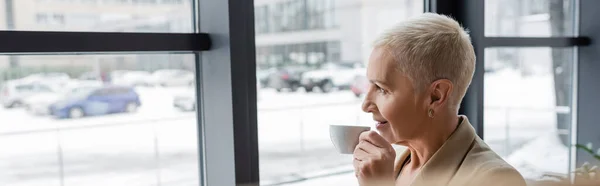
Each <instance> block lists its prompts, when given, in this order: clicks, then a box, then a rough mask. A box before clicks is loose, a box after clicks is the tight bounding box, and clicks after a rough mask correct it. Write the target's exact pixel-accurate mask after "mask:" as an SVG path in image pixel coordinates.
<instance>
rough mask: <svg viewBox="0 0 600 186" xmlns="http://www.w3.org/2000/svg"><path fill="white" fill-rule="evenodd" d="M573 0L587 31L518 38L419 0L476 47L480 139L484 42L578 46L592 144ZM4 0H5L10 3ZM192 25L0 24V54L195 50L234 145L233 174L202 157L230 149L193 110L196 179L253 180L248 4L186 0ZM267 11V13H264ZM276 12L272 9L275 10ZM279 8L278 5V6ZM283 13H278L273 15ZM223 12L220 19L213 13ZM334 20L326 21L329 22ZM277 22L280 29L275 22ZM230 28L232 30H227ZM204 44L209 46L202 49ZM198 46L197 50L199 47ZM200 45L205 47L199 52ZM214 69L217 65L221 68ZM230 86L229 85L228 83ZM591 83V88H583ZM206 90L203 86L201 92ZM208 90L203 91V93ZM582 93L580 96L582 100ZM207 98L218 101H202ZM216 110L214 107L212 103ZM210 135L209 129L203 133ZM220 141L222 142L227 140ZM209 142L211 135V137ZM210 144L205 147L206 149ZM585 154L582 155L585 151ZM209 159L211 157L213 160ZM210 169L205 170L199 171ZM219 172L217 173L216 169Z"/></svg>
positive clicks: (588, 23)
mask: <svg viewBox="0 0 600 186" xmlns="http://www.w3.org/2000/svg"><path fill="white" fill-rule="evenodd" d="M13 1H14V0H13ZM579 1H580V4H579V6H580V15H581V19H580V25H579V27H580V34H582V35H585V36H587V37H579V36H575V37H550V38H535V37H531V38H524V37H486V36H484V12H483V11H484V0H475V1H473V0H424V3H425V12H436V13H440V14H446V15H450V16H452V17H455V18H456V19H457V20H458V21H459V22H460V23H461V24H462V25H463V26H465V27H466V28H468V29H469V31H470V33H471V39H472V42H473V45H474V47H475V52H476V54H477V65H476V73H475V76H474V79H473V82H472V85H471V87H470V88H469V90H468V93H467V95H466V96H465V99H464V101H463V104H462V105H461V110H460V111H459V112H460V113H462V114H465V115H467V116H469V118H471V121H472V124H473V125H474V127H475V129H476V131H477V133H478V134H479V135H480V136H481V137H482V138H483V137H484V136H483V127H484V125H483V114H484V113H483V72H484V71H483V70H484V69H483V64H484V63H483V55H484V51H483V50H484V49H485V48H486V47H487V48H490V47H541V46H547V47H580V49H579V50H578V51H577V56H578V57H579V64H580V66H579V69H578V70H579V73H578V77H577V78H578V81H579V83H580V84H585V85H586V88H583V87H582V86H580V89H579V90H578V92H577V93H576V95H577V96H578V101H577V103H576V104H575V105H574V107H575V108H574V109H577V110H580V111H579V112H577V113H576V119H577V121H578V124H577V125H576V126H574V127H576V131H577V132H578V133H577V139H576V141H584V140H589V141H591V142H595V143H598V144H600V139H598V137H597V136H594V135H597V134H594V132H593V131H598V130H590V129H594V128H595V129H597V128H598V126H594V123H593V122H595V121H594V116H595V115H596V113H594V111H595V110H600V108H599V107H600V99H597V98H596V97H595V95H600V84H598V83H594V82H595V81H596V80H597V79H600V74H599V73H591V72H593V70H599V69H600V66H598V64H597V63H594V62H595V61H598V60H600V56H598V55H597V53H596V51H598V50H599V49H598V47H599V46H597V45H595V44H594V43H592V42H591V41H592V38H593V39H595V38H599V37H600V33H599V32H595V30H598V29H595V28H600V26H599V25H598V24H597V23H596V21H595V20H594V19H595V18H596V17H599V16H600V12H598V11H596V10H595V9H596V7H599V5H600V1H595V0H579ZM11 2H12V1H7V3H11ZM193 2H194V3H193V4H192V6H193V8H194V10H193V11H194V15H195V18H194V19H193V20H194V27H195V29H194V32H193V33H107V32H49V31H6V30H3V31H0V41H2V42H0V54H2V55H6V54H8V55H23V54H26V55H27V54H55V53H113V52H117V53H119V52H121V53H128V52H135V53H152V52H169V53H190V52H192V53H195V56H196V69H195V70H196V72H198V73H196V79H197V80H199V81H196V85H197V86H196V87H197V88H196V91H197V93H198V96H197V97H198V98H206V97H210V96H212V95H215V94H218V93H222V92H218V91H220V90H218V89H221V88H223V87H227V86H229V88H223V89H224V90H229V91H230V92H229V93H230V94H225V95H231V97H225V98H220V99H225V100H229V101H230V102H231V103H232V105H231V108H230V109H231V110H230V111H231V113H232V116H233V128H232V130H233V131H232V132H233V135H232V138H233V139H232V140H231V141H232V142H233V143H234V145H233V146H234V149H232V151H231V152H232V153H234V154H233V156H234V158H235V163H234V164H235V167H234V168H235V173H230V172H219V171H221V170H231V169H228V168H227V165H225V167H226V168H224V169H220V168H219V167H221V166H223V165H222V164H221V163H223V162H226V161H229V159H227V158H228V156H227V154H226V156H225V157H224V160H222V161H216V162H214V161H213V162H209V161H205V159H207V158H216V157H215V156H218V155H219V154H218V153H219V152H216V153H215V152H214V150H215V149H216V150H222V151H223V152H230V151H229V150H231V149H219V148H215V147H214V146H217V145H218V144H217V145H215V144H209V143H213V142H214V141H213V142H207V141H203V140H204V139H203V138H204V137H203V136H201V135H202V134H203V131H204V130H205V129H204V127H203V126H201V125H202V121H201V120H204V122H213V121H217V120H215V118H211V119H209V120H207V119H206V117H205V115H204V114H203V113H202V112H198V114H197V118H198V134H199V143H198V150H199V153H201V154H206V153H210V154H209V156H211V157H201V158H200V159H199V166H200V167H201V169H200V170H201V171H200V182H201V185H211V184H213V185H218V183H230V181H232V180H219V179H220V178H218V177H219V176H221V177H223V178H228V177H227V176H230V175H231V174H234V176H235V184H236V185H244V186H251V185H252V186H254V185H256V186H258V185H259V182H260V178H259V162H258V156H259V153H258V136H257V135H258V131H257V107H256V104H257V103H256V95H257V93H256V86H254V85H255V84H256V78H255V77H256V70H255V69H256V56H255V54H256V51H255V50H256V49H255V28H254V26H255V25H254V24H255V23H254V21H255V20H254V3H253V2H252V1H234V0H194V1H193ZM271 13H273V12H271V11H270V10H269V14H271ZM275 13H277V12H275ZM280 14H281V12H280ZM279 16H283V15H279ZM215 19H223V20H215ZM276 24H277V22H269V23H268V25H269V28H268V29H269V30H268V32H281V30H277V29H278V28H279V27H281V25H276ZM7 25H9V28H11V25H14V22H13V20H12V19H10V18H7ZM336 25H337V23H334V26H336ZM279 29H280V28H279ZM232 30H234V31H232ZM206 51H210V52H206ZM200 52H203V53H200ZM204 52H206V53H204ZM201 63H210V64H211V65H215V64H219V65H220V64H223V63H225V64H226V65H225V66H227V67H228V68H229V70H230V76H229V78H230V79H225V80H223V81H227V82H226V83H228V84H227V85H224V86H215V87H216V88H214V89H215V90H203V88H202V87H203V86H210V85H218V84H215V83H212V84H211V83H209V85H204V84H203V83H206V82H204V80H202V81H200V80H201V79H203V78H209V76H208V75H206V74H201V73H200V72H206V71H207V70H206V69H207V68H209V67H207V68H204V67H203V66H202V65H201ZM221 70H222V69H221ZM231 87H235V89H231ZM590 87H591V88H590ZM207 91H208V92H207ZM209 94H210V95H209ZM201 100H202V99H197V105H199V106H201V105H203V104H207V103H202V102H201ZM583 100H585V102H584V101H583ZM205 101H207V102H210V104H215V103H216V102H218V101H220V100H205ZM216 109H221V108H216ZM211 135H215V134H211ZM227 142H229V141H225V142H223V143H227ZM215 143H216V142H215ZM208 148H211V150H213V151H210V152H207V149H208ZM576 157H577V158H576V159H577V162H578V164H579V163H580V162H583V161H585V160H586V158H585V157H584V156H583V155H580V154H579V153H578V154H577V156H576ZM587 159H589V158H587ZM213 160H214V159H213ZM210 169H218V171H215V172H212V173H210V174H207V173H206V170H210ZM219 173H222V174H219Z"/></svg>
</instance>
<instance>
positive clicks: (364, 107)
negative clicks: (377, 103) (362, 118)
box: [362, 98, 373, 113]
mask: <svg viewBox="0 0 600 186" xmlns="http://www.w3.org/2000/svg"><path fill="white" fill-rule="evenodd" d="M371 105H373V103H372V102H371V101H370V100H369V99H368V98H365V100H364V101H363V103H362V110H363V111H364V112H366V113H371V112H372V111H373V109H372V106H371Z"/></svg>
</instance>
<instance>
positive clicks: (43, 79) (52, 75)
mask: <svg viewBox="0 0 600 186" xmlns="http://www.w3.org/2000/svg"><path fill="white" fill-rule="evenodd" d="M20 80H21V81H22V82H24V83H30V84H43V85H46V86H49V87H51V88H53V89H59V88H62V87H64V86H65V85H66V84H67V83H69V81H71V77H69V75H68V74H66V73H60V72H46V73H37V74H31V75H29V76H26V77H24V78H21V79H20Z"/></svg>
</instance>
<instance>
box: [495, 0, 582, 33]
mask: <svg viewBox="0 0 600 186" xmlns="http://www.w3.org/2000/svg"><path fill="white" fill-rule="evenodd" d="M575 2H576V1H575V0H528V1H522V0H485V23H486V24H485V36H489V37H492V36H501V37H510V36H513V37H514V36H520V37H550V36H555V37H557V36H573V35H574V34H573V33H574V32H573V30H574V28H575V27H574V26H573V20H574V19H575V18H574V15H576V14H575V13H576V12H575Z"/></svg>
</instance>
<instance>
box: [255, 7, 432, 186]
mask: <svg viewBox="0 0 600 186" xmlns="http://www.w3.org/2000/svg"><path fill="white" fill-rule="evenodd" d="M266 7H269V8H266ZM255 10H256V14H255V16H256V17H255V18H259V17H260V18H264V19H268V20H271V21H269V23H273V24H269V26H272V27H269V29H270V32H257V36H256V45H257V46H256V57H257V72H256V74H257V79H258V80H257V81H258V86H259V87H260V86H262V88H259V90H258V92H257V94H258V103H257V105H258V116H257V118H258V142H259V158H260V161H259V162H260V183H261V184H262V185H294V183H292V182H300V183H297V184H299V185H303V184H304V185H327V184H329V185H355V179H354V174H353V173H352V171H353V168H352V161H351V159H352V158H351V157H350V156H347V155H340V154H339V153H338V152H337V151H336V150H335V149H334V147H333V145H332V144H331V141H330V139H329V125H330V124H347V125H371V118H370V116H369V115H368V114H365V113H363V112H362V111H361V108H360V105H361V103H362V98H361V97H360V96H361V94H360V93H358V97H356V96H355V94H357V93H354V92H352V91H351V86H352V84H353V81H354V80H355V79H356V76H360V75H364V73H366V71H365V69H364V66H365V65H364V64H365V63H366V62H367V59H368V56H369V54H370V48H369V47H362V46H368V45H369V44H370V43H371V41H372V40H373V39H374V38H373V37H375V36H376V35H377V34H378V33H380V32H382V31H383V29H385V28H387V26H389V25H392V24H394V23H397V22H399V21H402V20H403V19H406V18H408V16H412V15H416V14H418V13H421V12H422V10H423V4H422V3H420V2H419V1H405V0H384V1H361V2H359V1H333V0H306V1H299V0H291V1H269V3H261V4H259V5H256V7H255ZM260 10H265V11H266V10H269V11H268V13H264V12H262V11H260ZM334 15H335V16H334ZM338 15H339V16H338ZM389 17H394V19H389ZM256 21H258V22H257V24H256V26H257V28H256V29H257V30H261V29H264V28H263V27H261V26H262V25H261V24H266V23H260V21H261V20H260V19H257V20H256ZM361 32H364V33H362V34H361ZM361 35H362V36H368V37H361ZM320 75H323V76H320ZM319 78H321V79H319ZM309 79H314V80H317V79H318V80H319V82H320V83H319V84H310V83H307V82H308V81H307V80H309ZM321 82H322V83H321ZM349 116H351V117H349ZM336 174H339V175H338V176H331V175H336ZM320 176H323V177H326V178H327V180H331V179H335V177H342V179H343V181H340V182H335V183H334V182H325V181H319V179H311V178H313V177H320ZM305 179H308V180H307V181H306V182H302V180H305ZM311 180H312V181H311Z"/></svg>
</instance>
